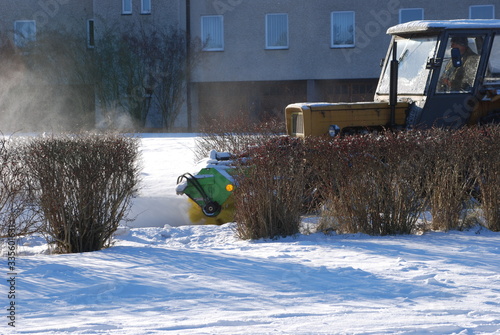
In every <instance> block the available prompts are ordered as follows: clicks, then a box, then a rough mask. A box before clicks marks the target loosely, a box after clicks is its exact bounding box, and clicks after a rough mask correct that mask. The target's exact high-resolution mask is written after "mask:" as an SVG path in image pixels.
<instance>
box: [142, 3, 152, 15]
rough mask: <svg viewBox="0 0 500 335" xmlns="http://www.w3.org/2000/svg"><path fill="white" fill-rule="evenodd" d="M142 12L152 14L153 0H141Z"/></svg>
mask: <svg viewBox="0 0 500 335" xmlns="http://www.w3.org/2000/svg"><path fill="white" fill-rule="evenodd" d="M141 14H151V0H141Z"/></svg>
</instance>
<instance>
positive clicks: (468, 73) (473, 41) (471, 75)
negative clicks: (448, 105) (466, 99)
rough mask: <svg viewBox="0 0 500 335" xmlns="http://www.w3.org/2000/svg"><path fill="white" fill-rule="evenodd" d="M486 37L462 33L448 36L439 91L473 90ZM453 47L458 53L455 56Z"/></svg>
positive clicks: (460, 91)
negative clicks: (463, 34)
mask: <svg viewBox="0 0 500 335" xmlns="http://www.w3.org/2000/svg"><path fill="white" fill-rule="evenodd" d="M484 39H485V36H462V35H451V36H450V37H449V38H448V43H447V45H446V53H445V55H444V57H443V65H442V66H441V71H440V73H439V81H438V86H437V89H436V92H437V93H470V92H472V89H473V87H474V85H475V80H476V74H477V69H478V66H479V61H480V56H481V52H482V50H481V46H482V45H483V43H482V42H483V41H484ZM452 49H455V51H456V52H457V55H455V56H453V54H452V52H451V50H452ZM457 58H458V59H457Z"/></svg>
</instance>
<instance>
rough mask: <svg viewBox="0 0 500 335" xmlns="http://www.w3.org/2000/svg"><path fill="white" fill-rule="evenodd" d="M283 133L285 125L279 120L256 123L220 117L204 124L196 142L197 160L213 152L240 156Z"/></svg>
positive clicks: (244, 119) (236, 118)
mask: <svg viewBox="0 0 500 335" xmlns="http://www.w3.org/2000/svg"><path fill="white" fill-rule="evenodd" d="M283 131H284V124H283V123H282V122H280V121H278V120H269V121H265V122H261V123H254V122H251V121H250V120H248V119H246V118H244V117H224V116H222V115H220V116H219V117H215V118H213V119H211V120H206V121H205V122H203V127H202V129H201V134H202V135H201V136H200V137H198V138H197V140H196V148H195V159H196V160H201V159H203V158H205V157H207V156H208V153H209V152H210V151H211V150H217V151H222V152H231V153H233V154H239V153H242V152H245V151H247V150H248V149H249V148H251V147H254V146H259V145H264V144H265V143H266V142H267V141H268V140H269V139H271V138H273V137H276V136H278V135H280V134H281V133H283Z"/></svg>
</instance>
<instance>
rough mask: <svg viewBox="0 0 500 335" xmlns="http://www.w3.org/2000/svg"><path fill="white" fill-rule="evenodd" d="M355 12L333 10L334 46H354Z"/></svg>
mask: <svg viewBox="0 0 500 335" xmlns="http://www.w3.org/2000/svg"><path fill="white" fill-rule="evenodd" d="M354 27H355V25H354V12H332V41H331V47H332V48H349V47H354V31H355V29H354Z"/></svg>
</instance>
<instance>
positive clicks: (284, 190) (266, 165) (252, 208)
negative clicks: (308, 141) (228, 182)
mask: <svg viewBox="0 0 500 335" xmlns="http://www.w3.org/2000/svg"><path fill="white" fill-rule="evenodd" d="M249 157H250V158H249V160H248V161H245V162H244V163H243V164H242V166H240V167H239V169H238V170H239V171H238V173H237V177H236V180H237V185H238V188H237V189H236V192H235V194H234V199H235V207H236V213H235V218H236V222H237V225H236V232H237V235H238V237H239V238H241V239H260V238H277V237H280V236H282V237H284V236H290V235H294V234H296V233H298V232H299V225H300V221H301V216H300V215H301V206H302V202H303V190H304V185H305V182H306V175H307V171H306V164H305V160H304V151H303V142H302V140H300V139H292V138H287V137H283V138H277V139H275V140H271V141H269V142H268V143H266V144H265V145H263V146H260V147H258V148H256V149H255V150H253V151H252V152H251V153H250V154H249Z"/></svg>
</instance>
